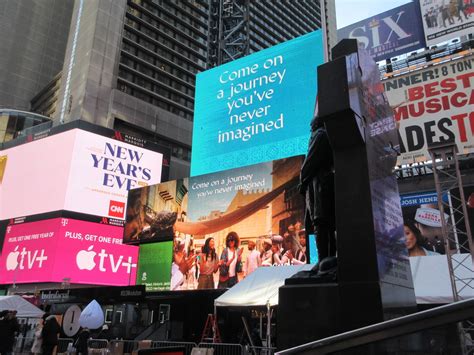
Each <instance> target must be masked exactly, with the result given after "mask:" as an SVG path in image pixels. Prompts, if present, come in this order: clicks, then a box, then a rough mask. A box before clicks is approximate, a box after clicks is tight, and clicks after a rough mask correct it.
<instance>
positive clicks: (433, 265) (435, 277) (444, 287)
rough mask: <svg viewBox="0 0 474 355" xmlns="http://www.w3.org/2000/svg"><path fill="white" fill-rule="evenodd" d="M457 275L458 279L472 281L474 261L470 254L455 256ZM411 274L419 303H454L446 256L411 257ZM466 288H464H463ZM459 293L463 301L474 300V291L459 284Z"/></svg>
mask: <svg viewBox="0 0 474 355" xmlns="http://www.w3.org/2000/svg"><path fill="white" fill-rule="evenodd" d="M452 257H453V259H455V261H454V262H453V264H454V266H456V265H462V266H458V267H457V268H456V271H455V274H456V276H457V277H458V278H462V279H464V280H467V281H465V282H469V280H472V278H473V276H474V275H473V273H472V271H471V270H472V269H473V268H472V259H471V255H470V254H453V256H452ZM410 265H411V273H412V275H413V284H414V285H415V295H416V302H417V303H450V302H453V291H452V287H451V280H450V277H449V269H448V259H447V257H446V255H430V256H414V257H410ZM463 286H464V287H463ZM457 287H458V291H459V290H460V291H461V292H460V295H461V297H462V298H463V299H466V298H473V297H474V290H473V289H472V288H471V287H465V284H464V283H462V282H457Z"/></svg>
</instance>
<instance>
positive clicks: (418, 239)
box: [400, 186, 474, 257]
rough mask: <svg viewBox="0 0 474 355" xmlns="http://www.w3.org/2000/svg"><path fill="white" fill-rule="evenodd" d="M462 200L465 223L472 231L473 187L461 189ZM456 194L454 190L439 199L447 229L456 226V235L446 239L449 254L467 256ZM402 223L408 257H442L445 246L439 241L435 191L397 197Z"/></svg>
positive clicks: (463, 229)
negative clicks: (465, 208) (463, 200)
mask: <svg viewBox="0 0 474 355" xmlns="http://www.w3.org/2000/svg"><path fill="white" fill-rule="evenodd" d="M463 192H464V196H465V199H466V207H467V213H468V216H467V219H468V221H469V224H470V227H471V233H472V228H473V227H474V187H473V186H465V187H463ZM459 196H460V195H459V190H458V189H454V190H451V191H449V192H447V193H445V194H444V195H443V197H442V198H443V204H444V206H445V207H444V218H445V221H446V223H447V224H448V226H449V228H450V229H451V226H452V225H453V223H454V222H456V221H457V222H456V223H457V224H456V229H457V230H458V231H459V233H458V232H456V233H454V234H451V235H450V243H449V250H450V251H451V253H469V243H468V240H467V236H466V227H465V224H464V221H465V219H464V218H462V216H461V215H460V213H461V211H462V208H461V207H462V206H460V197H459ZM400 204H401V206H402V213H403V221H404V224H405V237H406V245H407V249H408V253H409V256H412V257H413V256H433V255H445V254H446V243H445V240H444V237H443V230H442V223H441V213H440V211H439V208H438V196H437V194H436V192H435V191H430V192H421V193H413V194H404V195H401V196H400Z"/></svg>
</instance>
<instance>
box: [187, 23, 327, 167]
mask: <svg viewBox="0 0 474 355" xmlns="http://www.w3.org/2000/svg"><path fill="white" fill-rule="evenodd" d="M323 52H324V46H323V38H322V32H321V31H316V32H312V33H309V34H307V35H304V36H302V37H299V38H296V39H293V40H291V41H288V42H285V43H281V44H279V45H276V46H274V47H271V48H268V49H265V50H262V51H260V52H257V53H255V54H252V55H249V56H246V57H244V58H241V59H238V60H235V61H233V62H230V63H227V64H224V65H221V66H219V67H216V68H213V69H210V70H207V71H205V72H202V73H200V74H198V75H197V79H196V97H195V106H194V129H193V149H192V158H191V176H196V175H202V174H207V173H212V172H217V171H222V170H228V169H232V168H237V167H242V166H247V165H252V164H257V163H262V162H267V161H271V160H277V159H282V158H287V157H292V156H295V155H301V154H305V153H306V151H307V148H308V139H309V133H310V126H309V124H310V121H311V119H312V116H313V112H314V106H315V102H316V92H317V80H316V79H317V78H316V74H317V67H318V66H319V65H320V64H322V63H323V62H324V54H323Z"/></svg>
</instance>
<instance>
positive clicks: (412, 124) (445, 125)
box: [383, 55, 474, 164]
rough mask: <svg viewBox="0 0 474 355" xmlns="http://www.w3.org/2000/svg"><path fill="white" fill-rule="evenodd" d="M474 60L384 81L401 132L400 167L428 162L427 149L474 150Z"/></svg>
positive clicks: (453, 62)
mask: <svg viewBox="0 0 474 355" xmlns="http://www.w3.org/2000/svg"><path fill="white" fill-rule="evenodd" d="M473 68H474V56H472V55H471V56H464V57H461V58H459V59H456V60H453V61H449V62H445V63H442V64H439V65H433V66H430V67H428V68H426V69H422V70H418V71H414V72H410V73H407V74H404V75H400V76H393V77H390V78H388V79H386V80H384V81H383V84H384V87H385V92H386V95H387V98H388V101H389V103H390V106H392V108H393V110H394V117H395V120H396V121H397V124H398V128H399V139H400V151H401V155H400V156H399V159H398V164H410V163H414V162H421V161H426V160H430V159H431V157H430V155H429V152H428V145H429V144H431V143H437V142H450V141H453V142H455V143H456V145H457V148H458V152H459V154H467V153H472V152H473V151H474V109H473V108H474V70H473Z"/></svg>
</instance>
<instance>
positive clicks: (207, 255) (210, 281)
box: [198, 238, 220, 289]
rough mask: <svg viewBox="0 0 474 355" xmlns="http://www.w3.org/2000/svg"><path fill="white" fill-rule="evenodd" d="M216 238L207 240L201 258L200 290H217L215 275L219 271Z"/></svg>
mask: <svg viewBox="0 0 474 355" xmlns="http://www.w3.org/2000/svg"><path fill="white" fill-rule="evenodd" d="M219 265H220V263H219V260H217V254H216V248H215V241H214V238H207V239H206V241H205V243H204V246H203V247H202V252H201V255H200V257H199V270H200V271H199V279H198V289H206V288H215V286H214V273H215V272H217V270H218V269H219Z"/></svg>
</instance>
